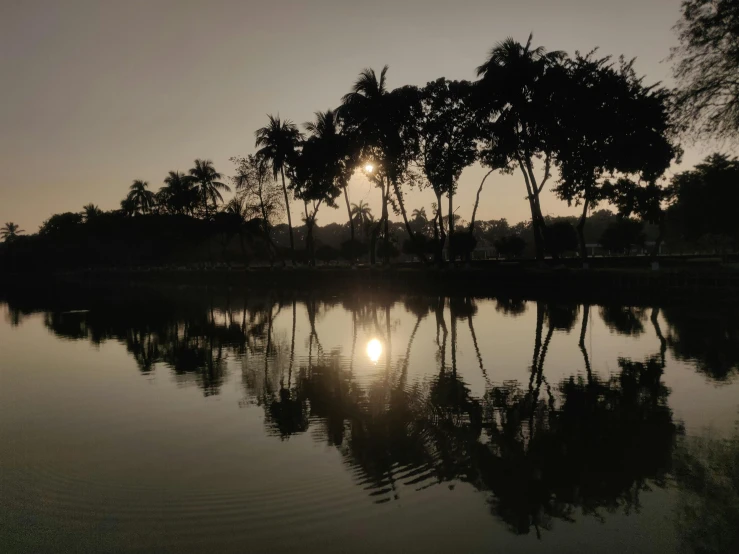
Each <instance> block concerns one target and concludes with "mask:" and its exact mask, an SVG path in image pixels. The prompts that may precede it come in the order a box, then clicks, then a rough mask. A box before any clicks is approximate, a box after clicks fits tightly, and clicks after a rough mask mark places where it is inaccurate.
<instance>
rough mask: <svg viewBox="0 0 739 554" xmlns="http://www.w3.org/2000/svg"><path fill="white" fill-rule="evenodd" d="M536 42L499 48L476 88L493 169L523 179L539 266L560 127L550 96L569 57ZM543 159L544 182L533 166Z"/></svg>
mask: <svg viewBox="0 0 739 554" xmlns="http://www.w3.org/2000/svg"><path fill="white" fill-rule="evenodd" d="M532 40H533V35H530V36H529V39H528V41H527V42H526V44H525V45H523V44H521V43H519V42H516V41H515V40H513V39H512V38H507V39H506V40H504V41H502V42H500V43H498V44H497V45H496V46H495V47H494V48H493V49H492V51H491V52H490V55H489V57H488V59H487V60H486V61H485V63H484V64H482V65H481V66H480V67H478V68H477V74H478V76H479V77H480V79H479V80H478V81H477V83H476V86H477V89H478V90H477V99H478V102H479V104H478V114H479V117H480V121H481V123H480V125H481V126H480V129H481V133H482V135H483V136H484V137H487V139H488V140H489V142H490V146H491V147H492V150H493V151H492V153H491V154H490V156H492V158H493V159H495V163H494V167H505V168H507V169H509V170H512V168H513V167H518V168H519V169H520V170H521V172H522V173H523V176H524V181H525V183H526V192H527V199H528V201H529V207H530V209H531V218H532V219H531V221H532V225H533V228H534V242H535V247H536V257H537V259H540V260H541V259H543V258H544V237H543V228H544V227H545V223H544V217H543V215H542V211H541V206H540V202H539V195H540V194H541V191H542V190H543V189H544V186H545V185H546V182H547V180H548V179H549V177H550V175H551V173H550V168H551V162H552V155H553V144H552V141H551V140H550V138H551V137H550V134H551V132H552V130H553V129H554V128H555V127H556V122H555V121H554V114H555V112H554V110H553V107H554V106H553V104H552V95H553V93H554V92H556V90H557V89H558V87H559V83H558V82H557V81H558V79H557V74H558V73H560V72H561V64H562V61H563V60H564V59H565V54H564V53H563V52H559V51H555V52H547V51H546V50H545V49H544V48H543V47H537V48H532V46H531V42H532ZM539 157H543V158H544V175H543V177H542V179H541V181H540V182H539V181H538V180H537V179H536V176H535V174H534V162H535V160H536V159H537V158H539Z"/></svg>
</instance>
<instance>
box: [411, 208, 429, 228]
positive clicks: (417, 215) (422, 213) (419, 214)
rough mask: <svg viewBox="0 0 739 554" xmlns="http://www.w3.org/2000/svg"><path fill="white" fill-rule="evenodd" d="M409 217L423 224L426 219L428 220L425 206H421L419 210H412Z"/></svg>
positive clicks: (426, 221)
mask: <svg viewBox="0 0 739 554" xmlns="http://www.w3.org/2000/svg"><path fill="white" fill-rule="evenodd" d="M411 217H412V218H413V221H416V222H418V223H420V224H423V225H425V224H426V223H428V220H429V218H428V216H427V215H426V208H421V209H420V210H413V213H412V214H411Z"/></svg>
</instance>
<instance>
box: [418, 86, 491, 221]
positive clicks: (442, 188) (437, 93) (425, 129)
mask: <svg viewBox="0 0 739 554" xmlns="http://www.w3.org/2000/svg"><path fill="white" fill-rule="evenodd" d="M471 89H472V85H471V84H470V83H469V82H467V81H449V80H447V79H444V78H440V79H437V80H436V81H431V82H430V83H428V84H427V85H426V86H425V87H424V88H423V89H421V91H420V95H421V112H420V116H419V118H418V120H417V122H416V125H417V126H418V134H419V137H420V151H419V160H418V162H419V163H418V165H419V166H420V167H421V168H422V169H423V172H424V175H425V176H426V179H428V182H429V184H430V185H431V186H432V187H433V189H434V192H435V193H436V194H437V196H439V195H441V194H454V192H455V190H456V187H457V180H458V179H459V176H460V175H461V174H462V170H464V168H466V167H467V166H469V165H471V164H472V163H473V162H474V161H475V160H476V159H477V151H476V148H475V146H476V143H475V139H476V136H477V134H478V131H477V126H476V121H475V116H476V113H475V110H474V109H473V106H472V102H471V98H470V93H471ZM423 215H424V217H425V212H424V214H423Z"/></svg>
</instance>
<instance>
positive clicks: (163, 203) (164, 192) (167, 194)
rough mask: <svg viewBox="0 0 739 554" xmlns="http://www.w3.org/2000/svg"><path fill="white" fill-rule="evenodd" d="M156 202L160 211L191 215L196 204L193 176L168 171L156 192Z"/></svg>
mask: <svg viewBox="0 0 739 554" xmlns="http://www.w3.org/2000/svg"><path fill="white" fill-rule="evenodd" d="M157 203H158V204H159V209H160V212H161V213H169V214H190V215H193V214H194V213H195V209H196V207H197V204H198V190H197V188H196V187H195V183H194V181H193V177H192V176H190V175H185V174H184V173H181V172H179V171H170V172H169V173H168V174H167V176H166V177H165V178H164V186H163V187H162V188H160V189H159V192H157Z"/></svg>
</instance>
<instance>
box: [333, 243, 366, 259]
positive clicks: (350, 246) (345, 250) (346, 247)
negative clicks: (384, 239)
mask: <svg viewBox="0 0 739 554" xmlns="http://www.w3.org/2000/svg"><path fill="white" fill-rule="evenodd" d="M367 250H368V248H367V245H366V244H365V243H363V242H361V241H359V240H357V239H354V240H351V239H349V240H347V241H344V242H342V243H341V248H340V250H339V255H340V256H341V257H342V258H344V259H345V260H347V261H350V262H353V261H354V260H356V259H357V258H361V257H362V256H364V255H365V254H366V253H367Z"/></svg>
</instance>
